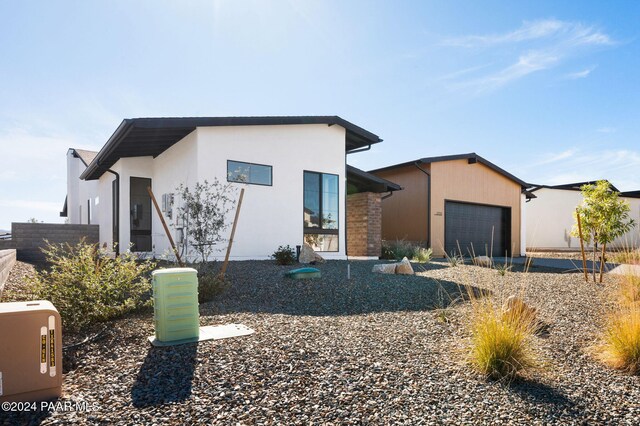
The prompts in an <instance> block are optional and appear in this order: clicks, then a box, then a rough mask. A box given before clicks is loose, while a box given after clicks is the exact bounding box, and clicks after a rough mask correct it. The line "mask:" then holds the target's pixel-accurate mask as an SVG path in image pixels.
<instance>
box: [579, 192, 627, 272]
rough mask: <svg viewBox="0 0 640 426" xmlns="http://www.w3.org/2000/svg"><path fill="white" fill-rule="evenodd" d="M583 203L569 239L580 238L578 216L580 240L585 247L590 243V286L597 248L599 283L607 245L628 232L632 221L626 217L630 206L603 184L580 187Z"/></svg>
mask: <svg viewBox="0 0 640 426" xmlns="http://www.w3.org/2000/svg"><path fill="white" fill-rule="evenodd" d="M580 190H581V191H582V197H583V200H582V203H581V204H580V205H579V206H578V208H577V210H576V213H574V218H575V219H576V224H575V225H574V227H573V230H572V235H574V236H576V237H580V235H579V232H578V227H577V215H580V222H581V225H582V231H583V232H582V234H583V235H582V237H583V238H584V241H585V242H587V243H588V244H590V243H593V264H594V268H593V282H595V281H596V271H595V262H596V253H597V250H598V248H597V245H598V244H600V247H601V250H602V253H601V259H600V282H602V275H603V272H604V261H605V251H606V249H607V244H609V243H611V242H613V241H614V240H615V239H616V238H618V237H620V236H622V235H624V234H625V233H627V232H629V231H630V230H631V228H633V226H634V221H633V219H631V218H630V217H629V211H630V210H631V209H630V207H629V203H628V202H627V201H626V200H621V199H619V198H618V193H617V192H615V191H613V190H612V189H611V185H610V184H609V182H607V181H606V180H601V181H598V182H597V183H596V184H595V185H583V186H582V187H581V188H580Z"/></svg>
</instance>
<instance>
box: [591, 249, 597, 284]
mask: <svg viewBox="0 0 640 426" xmlns="http://www.w3.org/2000/svg"><path fill="white" fill-rule="evenodd" d="M597 250H598V249H597V248H596V245H595V244H594V245H593V264H592V265H591V273H592V274H593V282H594V283H595V282H596V253H597Z"/></svg>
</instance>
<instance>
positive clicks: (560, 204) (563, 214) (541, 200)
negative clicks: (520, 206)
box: [525, 188, 640, 250]
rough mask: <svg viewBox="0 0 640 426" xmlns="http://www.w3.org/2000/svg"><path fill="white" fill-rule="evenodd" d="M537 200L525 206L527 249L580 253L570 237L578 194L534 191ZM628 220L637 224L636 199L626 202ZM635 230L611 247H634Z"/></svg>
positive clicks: (639, 217)
mask: <svg viewBox="0 0 640 426" xmlns="http://www.w3.org/2000/svg"><path fill="white" fill-rule="evenodd" d="M535 194H536V196H537V197H538V198H536V199H534V200H532V201H531V202H529V203H527V204H526V209H525V210H526V215H527V221H526V238H527V247H528V248H539V249H561V250H580V241H579V240H578V238H576V237H572V236H571V235H570V233H571V229H572V228H573V224H574V218H573V212H575V210H576V207H577V206H578V205H579V204H580V203H581V202H582V194H581V193H580V191H570V190H562V189H552V188H542V189H539V190H538V191H535ZM623 199H624V200H627V201H628V202H629V204H630V207H631V217H632V218H633V219H634V220H635V221H636V223H638V224H640V199H637V198H626V197H623ZM639 229H640V228H639V226H638V225H636V227H635V228H634V229H633V230H632V231H631V232H630V233H628V234H627V235H625V236H623V237H621V238H619V239H617V240H616V241H615V242H614V244H612V245H611V246H612V247H620V248H623V247H628V248H631V247H638V244H639V243H640V238H639V231H638V230H639Z"/></svg>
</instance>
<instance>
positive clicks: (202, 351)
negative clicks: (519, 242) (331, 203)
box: [0, 261, 640, 425]
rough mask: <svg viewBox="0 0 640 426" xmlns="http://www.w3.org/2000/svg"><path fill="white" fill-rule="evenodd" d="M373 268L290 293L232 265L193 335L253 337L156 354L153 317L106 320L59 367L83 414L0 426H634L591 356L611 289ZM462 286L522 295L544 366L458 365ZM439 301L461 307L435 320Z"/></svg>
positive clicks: (630, 398) (430, 269)
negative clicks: (220, 330)
mask: <svg viewBox="0 0 640 426" xmlns="http://www.w3.org/2000/svg"><path fill="white" fill-rule="evenodd" d="M374 263H377V262H371V261H357V262H356V261H354V262H351V274H352V279H351V280H350V281H347V279H346V273H347V262H346V261H330V262H327V263H326V264H323V265H319V266H318V268H319V269H321V271H322V274H323V277H322V278H321V279H319V280H309V281H295V280H289V279H285V278H283V274H284V272H285V271H287V270H289V269H292V268H293V267H286V266H277V265H275V264H274V263H273V262H267V261H263V262H232V263H231V265H230V267H229V271H228V275H229V276H230V278H231V280H232V283H233V286H232V288H231V289H229V290H228V291H227V292H226V293H224V294H223V295H222V296H221V297H220V299H219V300H218V301H217V302H214V303H210V304H208V305H202V306H201V322H202V324H203V325H214V324H222V323H243V324H245V325H247V326H249V327H251V328H253V329H255V330H256V333H255V334H254V335H251V336H247V337H241V338H236V339H229V340H221V341H208V342H202V343H200V344H198V345H195V344H189V345H182V346H175V347H169V348H152V347H151V346H150V345H149V343H148V342H147V340H146V339H147V337H148V336H150V335H152V334H153V323H152V315H151V314H150V313H146V314H141V315H138V316H135V317H130V318H127V319H123V320H119V321H116V322H114V323H113V324H112V327H111V328H110V329H109V331H108V332H107V333H106V335H105V336H104V337H103V338H101V339H100V340H97V341H95V342H93V343H90V344H87V345H85V346H82V347H80V348H78V349H76V350H73V351H68V352H67V353H66V354H65V356H67V358H68V359H67V365H68V367H70V368H71V370H70V371H68V372H67V373H66V375H65V379H64V394H65V395H64V398H63V400H64V401H73V402H76V403H78V402H83V403H87V404H88V406H89V410H87V411H75V410H71V411H66V412H63V411H54V412H40V413H21V414H17V415H13V416H12V417H7V415H6V413H0V415H4V416H5V417H4V421H0V423H2V424H6V425H10V424H11V425H12V424H17V423H22V422H32V423H40V422H41V423H42V424H54V423H65V424H67V423H89V424H147V423H148V424H152V423H156V424H194V423H203V424H211V423H214V424H231V423H233V424H332V423H333V424H363V423H373V424H388V423H400V424H403V423H404V424H443V423H445V424H470V423H476V424H477V423H480V424H484V423H492V424H522V423H531V424H549V423H558V424H604V423H619V424H637V422H638V419H639V418H640V377H638V376H628V375H626V374H624V373H620V372H617V371H614V370H610V369H608V368H606V367H604V366H602V365H600V364H599V363H597V362H596V361H594V359H593V357H592V356H591V355H590V353H589V350H590V346H591V345H592V344H593V343H594V341H595V336H596V333H597V332H598V327H599V325H600V324H601V321H602V319H603V314H604V313H605V310H606V308H607V306H609V302H608V300H609V297H610V292H611V290H612V288H613V286H614V285H615V282H614V281H613V279H612V278H610V277H606V280H605V281H606V282H605V285H604V286H596V285H594V284H591V283H590V284H586V283H584V281H583V280H582V275H581V274H578V273H571V274H563V273H559V271H557V270H542V269H540V268H535V267H534V268H532V270H531V271H530V272H528V273H526V274H525V273H523V272H521V271H518V270H514V271H513V272H508V273H507V274H506V275H505V276H500V275H499V274H498V272H497V271H495V270H489V269H483V268H479V267H475V266H469V265H464V266H458V267H455V268H450V267H448V265H447V264H446V263H442V262H434V263H431V264H429V265H426V266H425V267H424V268H422V267H421V266H417V265H414V267H415V268H416V269H417V270H418V274H417V275H416V276H394V275H378V274H376V275H374V274H371V272H370V271H371V268H372V266H373V264H374ZM459 284H468V285H472V286H474V287H478V288H483V289H487V290H490V291H492V292H493V293H494V294H496V295H497V296H498V297H506V296H507V295H509V294H512V293H514V292H518V291H520V290H522V289H524V291H525V294H526V296H525V299H526V300H527V302H529V303H531V304H532V305H534V306H536V307H537V308H538V309H539V312H540V316H541V318H542V319H543V320H544V322H545V323H546V324H548V327H547V329H548V331H547V332H546V333H545V334H543V335H540V336H539V337H536V342H535V343H536V345H537V346H538V348H539V349H540V352H541V354H542V361H543V365H542V367H541V368H539V369H537V370H534V371H532V372H531V373H530V375H529V376H528V377H527V378H526V379H524V380H519V381H515V382H512V383H496V382H490V381H487V380H485V379H484V378H483V377H482V376H480V375H479V374H477V373H475V372H473V371H472V370H471V369H470V368H469V367H468V365H467V364H466V363H465V359H464V358H465V355H464V344H465V341H466V339H467V338H468V333H467V329H466V319H467V315H468V313H469V304H468V302H465V301H464V300H462V298H461V297H459V296H460V291H459ZM445 294H449V296H448V297H447V296H446V295H445ZM449 297H450V298H451V299H456V300H457V303H455V305H454V306H452V307H450V308H448V309H446V310H444V311H443V310H442V309H441V308H443V307H444V306H445V305H446V304H447V303H448V300H449ZM443 318H446V319H447V320H448V321H443V320H442V319H443ZM68 337H69V338H71V337H74V336H68Z"/></svg>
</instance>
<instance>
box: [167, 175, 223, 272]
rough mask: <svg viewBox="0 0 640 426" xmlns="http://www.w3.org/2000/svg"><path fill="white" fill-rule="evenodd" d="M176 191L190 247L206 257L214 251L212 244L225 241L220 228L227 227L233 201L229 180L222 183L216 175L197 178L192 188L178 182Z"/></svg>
mask: <svg viewBox="0 0 640 426" xmlns="http://www.w3.org/2000/svg"><path fill="white" fill-rule="evenodd" d="M176 191H177V192H178V194H179V195H180V197H181V198H182V205H181V206H180V207H178V209H177V213H178V218H179V219H181V220H182V223H183V224H184V226H185V230H186V238H187V240H188V242H189V243H190V247H192V250H193V251H195V253H196V254H197V255H198V256H199V257H200V258H201V262H202V263H204V262H206V261H207V259H208V258H209V256H210V255H211V254H212V253H213V251H214V245H215V244H217V243H220V242H222V241H224V238H223V236H222V232H223V231H224V230H225V229H227V227H228V226H229V223H227V222H226V214H227V213H228V212H229V211H230V210H231V208H232V207H233V205H234V204H235V200H234V199H233V198H232V193H233V192H234V191H233V189H232V187H231V184H227V185H223V184H221V183H220V182H219V181H218V179H215V180H214V181H213V183H209V182H208V181H206V180H205V181H203V182H197V183H196V184H195V185H194V186H193V188H192V189H190V188H189V187H187V186H185V185H180V186H179V187H178V188H177V189H176Z"/></svg>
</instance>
